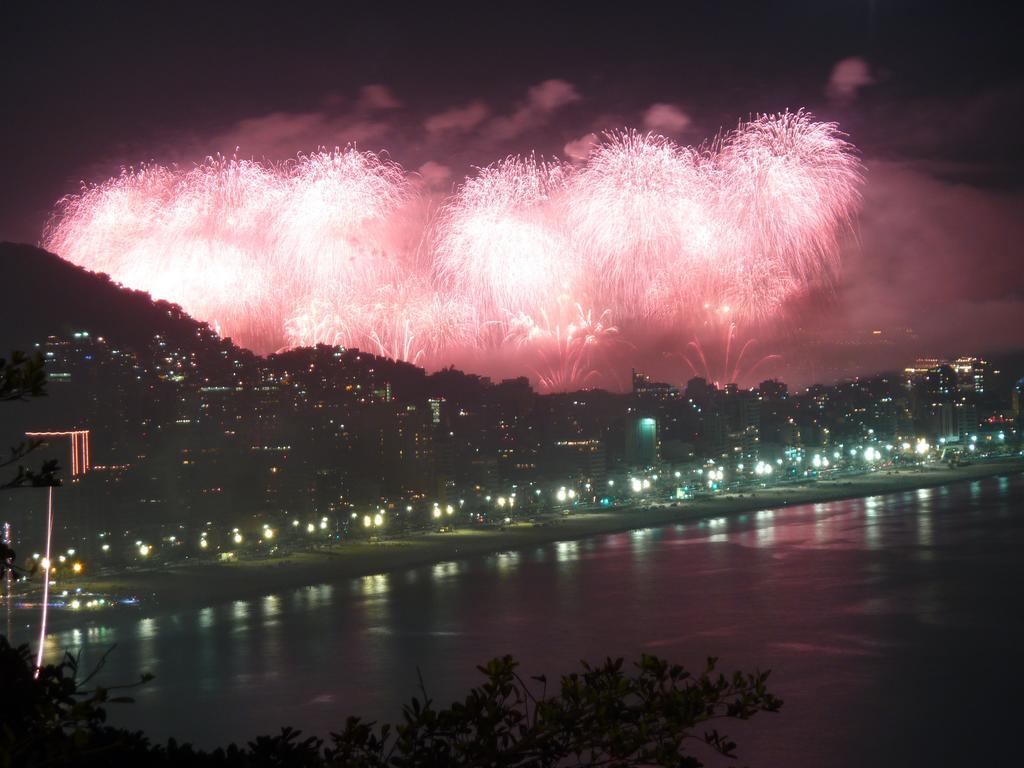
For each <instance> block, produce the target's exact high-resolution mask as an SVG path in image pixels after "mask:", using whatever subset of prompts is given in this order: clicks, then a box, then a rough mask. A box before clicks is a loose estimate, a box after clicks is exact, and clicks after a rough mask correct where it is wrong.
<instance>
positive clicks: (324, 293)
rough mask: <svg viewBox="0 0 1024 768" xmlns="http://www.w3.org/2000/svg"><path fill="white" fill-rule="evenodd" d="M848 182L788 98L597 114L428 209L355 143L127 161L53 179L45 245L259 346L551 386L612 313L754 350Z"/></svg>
mask: <svg viewBox="0 0 1024 768" xmlns="http://www.w3.org/2000/svg"><path fill="white" fill-rule="evenodd" d="M861 183H862V178H861V166H860V163H859V161H858V159H857V157H856V153H855V151H854V149H853V147H852V146H851V145H850V144H849V143H848V142H847V141H846V139H845V137H844V136H843V135H842V134H841V133H840V132H839V130H838V128H837V127H836V126H835V125H834V124H832V123H822V122H817V121H815V120H814V119H813V118H812V116H811V115H809V114H808V113H806V112H803V111H798V112H793V113H790V112H786V113H782V114H778V115H765V116H759V117H757V118H755V119H752V120H749V121H746V122H741V123H739V124H738V126H737V127H736V128H735V129H734V130H732V131H730V132H727V133H724V134H722V135H720V136H719V137H718V138H717V139H716V140H715V141H713V142H711V143H709V144H706V145H703V146H701V147H696V148H694V147H683V146H680V145H678V144H676V143H674V142H672V141H670V140H669V139H666V138H664V137H661V136H656V135H651V134H642V133H636V132H632V131H623V132H618V133H610V134H606V135H605V137H604V138H603V140H602V141H601V142H599V143H598V145H597V146H596V147H595V148H594V149H593V151H592V152H591V154H590V156H589V158H588V160H587V161H586V162H585V163H584V164H583V165H581V166H579V167H573V166H569V165H565V164H562V163H557V162H546V161H543V160H539V159H537V158H536V157H534V156H532V155H530V156H525V157H509V158H506V159H505V160H502V161H500V162H497V163H495V164H493V165H491V166H488V167H486V168H483V169H480V170H478V171H477V172H476V173H475V174H474V175H473V176H472V177H471V178H469V179H467V180H466V181H465V182H464V183H463V184H462V185H461V186H460V187H458V188H457V190H456V191H455V192H454V193H453V194H452V195H451V196H450V197H449V198H448V199H447V200H446V201H445V202H444V203H443V204H441V206H440V208H439V210H438V211H437V213H436V215H433V216H432V218H431V220H430V221H425V220H424V218H423V217H424V215H425V214H424V213H423V212H424V211H426V210H428V208H429V206H427V205H425V203H424V200H425V198H418V197H417V195H419V194H420V193H421V192H422V190H421V189H420V187H418V186H417V185H416V184H415V183H413V182H411V181H410V180H409V177H408V176H407V174H406V173H405V171H404V170H403V169H402V168H401V167H400V166H398V165H397V164H395V163H393V162H392V161H390V160H389V159H387V157H386V156H381V155H376V154H373V153H368V152H361V151H357V150H356V149H353V148H345V149H335V150H332V151H326V150H321V151H318V152H314V153H312V154H309V155H298V156H297V157H295V158H293V159H292V160H290V161H288V162H285V163H280V164H271V163H266V162H257V161H252V160H243V159H238V158H223V157H216V158H208V159H207V160H206V161H204V162H203V163H201V164H199V165H197V166H195V167H193V168H189V169H182V168H178V167H164V166H160V165H156V164H150V165H142V166H139V167H137V168H127V169H125V170H124V171H122V172H121V173H120V174H119V175H118V176H116V177H114V178H112V179H109V180H108V181H105V182H102V183H100V184H92V185H86V186H84V187H83V188H82V190H81V191H80V192H79V194H77V195H72V196H69V197H67V198H64V199H63V200H62V201H61V202H60V203H59V204H58V207H57V210H56V212H55V214H54V216H53V218H52V219H51V221H50V223H49V225H48V227H47V229H46V231H45V233H44V237H43V244H44V245H45V247H47V248H48V249H50V250H52V251H55V252H57V253H59V254H60V255H61V256H63V257H64V258H66V259H68V260H69V261H72V262H73V263H76V264H79V265H81V266H84V267H86V268H88V269H92V270H96V271H102V272H106V273H109V274H110V275H111V277H113V278H114V279H115V280H117V281H119V282H121V283H123V284H125V285H127V286H129V287H132V288H137V289H142V290H146V291H149V292H150V293H151V294H152V295H153V296H154V297H157V298H162V299H168V300H171V301H174V302H177V303H179V304H181V305H182V306H183V307H184V308H185V309H186V310H187V311H188V312H190V313H191V314H193V315H195V316H196V317H197V318H200V319H202V320H206V321H208V322H210V323H211V325H213V326H214V327H216V328H218V329H219V330H220V331H221V332H222V333H224V334H226V335H230V336H232V337H233V338H234V339H235V340H236V341H238V342H239V343H241V344H242V345H244V346H248V347H250V348H253V349H254V350H256V351H259V352H268V351H275V350H277V349H279V348H281V347H285V346H294V345H307V344H314V343H326V344H332V345H344V346H358V347H360V348H364V349H367V350H370V351H374V352H377V353H380V354H385V355H388V356H390V357H394V358H397V359H402V360H408V361H413V362H417V363H420V364H424V365H435V364H437V363H438V362H440V361H444V360H450V359H451V356H452V355H457V354H459V353H461V352H468V353H470V355H471V356H474V357H476V358H477V359H479V355H481V354H482V355H485V356H486V355H495V356H502V355H505V354H508V353H511V354H514V355H522V356H523V357H522V359H523V361H524V364H525V365H528V366H529V367H531V368H532V369H533V370H534V371H535V374H536V377H537V380H538V382H539V383H540V385H541V386H542V387H543V388H545V389H549V390H555V389H563V388H567V387H573V386H583V385H589V384H592V383H594V382H597V381H599V382H600V383H603V384H607V383H609V382H611V381H612V379H611V378H610V374H609V373H608V371H609V370H610V369H611V368H612V367H613V365H612V363H613V360H612V357H613V356H612V354H611V352H613V351H615V350H616V349H617V348H618V347H620V346H623V345H624V342H623V340H622V337H621V334H620V333H619V324H622V327H625V328H628V329H629V330H630V333H636V334H639V335H641V336H643V335H649V334H651V333H665V332H672V333H677V334H682V335H684V337H686V336H689V337H692V338H693V339H694V342H695V346H694V345H691V346H690V348H689V352H688V354H689V357H688V359H689V361H690V365H691V367H694V370H695V371H699V372H703V373H705V374H708V378H711V379H713V380H719V379H721V380H725V381H728V380H729V379H732V378H735V376H737V375H739V374H740V373H741V372H742V369H744V368H746V369H747V370H749V366H748V363H747V360H748V358H750V357H751V356H752V354H753V347H752V346H750V345H749V343H745V344H738V345H737V343H736V341H735V340H736V339H737V338H740V337H743V338H749V336H750V334H751V332H753V331H754V330H756V329H757V328H758V327H759V326H761V325H762V324H764V323H765V322H766V321H771V320H774V319H775V318H778V317H779V316H780V315H782V314H783V313H785V312H786V311H787V306H788V305H789V304H790V302H792V301H793V300H794V299H798V298H800V297H802V296H804V295H806V294H807V293H809V292H811V291H815V290H821V289H825V290H828V289H829V288H830V287H831V286H832V285H833V284H834V282H835V280H836V278H837V276H838V271H839V261H838V254H839V250H840V249H839V245H840V240H841V238H842V237H843V235H844V232H846V231H847V230H848V229H849V228H850V225H851V223H852V220H853V216H854V213H855V211H856V208H857V206H858V204H859V199H860V197H859V195H860V192H859V190H860V185H861ZM585 307H603V308H605V310H604V311H602V312H601V313H597V314H596V315H595V314H594V313H592V312H591V311H590V310H586V311H585V310H584V309H583V308H585ZM706 307H714V308H719V309H721V308H727V309H726V312H727V314H728V318H729V321H728V323H727V324H724V325H722V326H721V327H724V328H728V329H730V330H729V331H728V332H727V333H726V332H722V333H718V332H717V331H716V332H714V333H712V332H710V331H709V329H708V328H709V327H708V325H707V311H708V310H707V309H706ZM613 317H614V318H615V324H613V323H612V320H611V318H613ZM715 328H716V329H717V328H719V325H716V326H715ZM719 337H720V338H719ZM701 339H703V341H701ZM714 347H721V348H722V349H721V350H720V351H721V352H723V353H724V359H725V363H722V364H718V363H714V364H713V365H711V366H710V367H709V366H708V363H707V361H708V360H709V359H710V358H712V357H714V358H715V359H719V358H722V356H723V355H722V354H718V353H717V352H712V348H714ZM701 360H703V361H704V362H703V363H702V362H701ZM711 369H715V370H711Z"/></svg>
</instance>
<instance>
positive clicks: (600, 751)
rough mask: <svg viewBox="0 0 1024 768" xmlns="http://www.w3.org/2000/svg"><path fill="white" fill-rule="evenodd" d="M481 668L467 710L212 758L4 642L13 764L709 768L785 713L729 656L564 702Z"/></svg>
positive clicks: (591, 678) (604, 685)
mask: <svg viewBox="0 0 1024 768" xmlns="http://www.w3.org/2000/svg"><path fill="white" fill-rule="evenodd" d="M101 666H102V664H101ZM478 669H479V670H480V672H481V674H482V675H483V677H484V682H483V684H481V685H479V686H477V687H475V688H472V689H471V690H470V691H469V693H468V694H466V696H465V697H464V698H463V699H462V700H461V701H458V702H455V703H453V704H452V705H451V706H448V707H438V706H436V705H435V703H434V702H433V701H432V700H431V699H430V697H429V696H427V695H426V692H425V691H424V693H423V699H422V700H420V699H415V698H414V699H412V701H411V702H410V703H409V704H407V705H406V706H405V707H403V710H402V721H401V722H400V723H398V724H397V725H394V726H391V725H380V726H378V725H377V724H376V723H372V722H364V721H363V720H361V719H360V718H358V717H350V718H348V719H347V720H346V721H345V723H344V726H343V727H342V728H341V729H340V730H339V731H338V732H336V733H332V734H331V736H330V737H329V738H328V739H326V740H324V739H320V738H317V737H313V736H305V737H304V736H303V735H302V732H301V731H298V730H294V729H292V728H284V729H282V730H281V732H280V733H279V734H277V735H274V736H261V737H258V738H256V739H254V740H253V741H251V742H249V743H248V744H246V745H244V746H238V745H235V744H231V745H229V746H227V747H223V748H219V749H215V750H213V751H203V750H199V749H195V748H194V747H192V746H190V745H188V744H179V743H177V742H176V741H174V740H173V739H172V740H170V741H169V742H168V743H167V744H164V745H155V744H152V743H151V742H150V741H149V739H148V738H147V737H146V736H145V735H144V734H142V733H140V732H131V731H126V730H123V729H118V728H114V727H111V726H109V725H107V724H106V717H107V714H106V705H108V704H111V703H117V702H127V701H130V699H127V698H125V697H120V696H112V695H111V694H112V693H113V689H107V688H103V687H100V686H95V685H91V681H92V680H93V679H94V678H95V675H96V672H97V671H98V669H97V670H94V671H93V673H92V674H90V675H88V676H87V677H86V678H85V679H84V680H81V681H79V680H78V679H77V678H78V661H77V659H76V658H75V657H73V656H71V655H66V656H65V657H64V660H63V661H62V662H61V663H60V664H56V665H53V664H50V665H46V666H44V667H43V668H42V669H41V670H40V674H39V675H38V677H36V676H35V675H34V672H35V670H34V667H33V664H32V658H31V653H30V650H29V648H28V646H21V647H19V648H14V647H12V646H10V645H9V644H8V642H7V640H6V639H4V638H3V637H0V690H2V691H3V694H2V695H0V765H2V766H16V765H26V766H27V765H32V766H43V765H76V766H100V765H102V766H122V765H124V766H129V765H130V766H136V765H168V766H238V767H239V768H241V767H243V766H244V767H246V768H249V767H250V766H251V767H255V766H309V767H311V768H312V767H314V766H316V767H320V766H325V767H326V766H344V767H346V768H357V767H358V768H434V767H436V768H442V767H443V768H449V767H451V766H455V767H459V766H462V767H464V768H477V767H478V766H492V767H493V768H519V767H524V768H525V766H531V767H533V766H536V767H537V768H557V767H559V766H607V767H608V768H611V767H612V766H615V767H616V768H634V767H639V766H677V767H679V768H699V766H701V765H703V762H702V761H701V759H700V758H699V757H698V756H697V755H695V754H693V753H691V751H690V747H691V745H692V746H698V748H699V749H703V750H705V751H706V752H707V753H708V754H709V755H711V754H717V755H720V756H723V757H726V758H734V757H735V756H736V744H735V743H733V742H732V741H731V740H730V739H729V738H728V736H726V735H725V734H723V733H720V732H719V731H718V730H717V727H716V723H717V722H718V721H720V720H723V719H726V720H746V719H749V718H751V717H753V716H754V715H756V714H758V713H760V712H776V711H778V709H779V707H781V705H782V702H781V701H780V700H779V699H778V698H776V697H775V696H774V695H772V694H771V693H769V692H768V690H767V688H766V684H767V679H768V673H767V672H755V673H753V674H747V673H743V672H736V673H734V674H732V675H722V674H718V673H717V672H716V671H715V659H709V660H708V663H707V666H706V668H705V669H704V671H703V672H701V673H700V674H699V675H691V674H690V673H689V672H687V671H686V670H685V669H684V668H683V667H680V666H677V665H672V664H669V663H668V662H666V661H663V660H662V659H659V658H656V657H654V656H647V655H644V656H641V657H640V659H639V660H638V661H637V662H636V663H635V664H634V665H632V666H631V667H627V666H626V665H625V664H624V663H623V661H622V659H617V660H612V659H608V660H606V661H605V662H604V663H602V664H598V665H595V666H591V665H589V664H585V663H584V664H583V665H582V669H581V670H580V671H578V672H573V673H571V674H568V675H565V676H563V677H562V678H561V679H560V680H559V682H558V684H557V685H556V686H554V688H555V691H554V692H553V693H548V692H547V690H546V689H547V682H546V680H545V678H544V677H535V678H531V680H530V682H527V681H525V680H523V678H522V677H521V676H520V675H519V672H518V665H517V663H516V662H515V661H514V660H513V659H512V657H510V656H505V657H503V658H499V659H494V660H492V661H490V662H488V663H487V664H485V665H484V666H482V667H479V668H478ZM146 679H147V678H146V677H145V676H144V677H143V679H142V680H141V681H140V683H136V684H135V685H138V684H141V683H144V682H145V681H146ZM90 686H91V687H90ZM126 687H132V686H126ZM422 688H423V684H422V681H421V689H422Z"/></svg>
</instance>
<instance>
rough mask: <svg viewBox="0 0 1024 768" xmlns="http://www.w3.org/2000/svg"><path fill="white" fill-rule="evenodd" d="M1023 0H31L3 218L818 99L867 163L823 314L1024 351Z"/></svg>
mask: <svg viewBox="0 0 1024 768" xmlns="http://www.w3.org/2000/svg"><path fill="white" fill-rule="evenodd" d="M214 5H215V6H216V7H212V6H214ZM499 5H500V6H501V7H499ZM556 5H557V7H555V6H556ZM1002 5H1004V4H996V3H993V4H990V5H989V4H974V3H972V4H970V5H968V4H966V3H937V2H900V3H896V2H881V1H878V2H827V3H823V2H807V3H798V2H790V3H702V4H696V3H673V4H666V5H665V7H664V8H658V7H657V6H656V5H654V4H621V5H620V6H619V7H618V9H617V10H616V11H615V12H612V11H609V10H605V9H604V8H603V6H601V5H600V4H596V3H587V4H582V3H580V4H575V3H573V4H569V3H560V4H555V3H549V4H540V5H537V6H532V5H529V4H526V3H516V4H496V3H495V4H491V3H476V4H474V6H472V7H464V6H458V5H453V4H443V3H429V4H428V3H417V4H411V3H410V4H408V5H406V4H399V3H384V2H376V3H332V4H326V3H324V4H318V5H306V4H301V3H289V4H287V5H285V4H279V3H218V4H213V3H210V4H194V5H189V4H186V3H145V4H141V3H136V4H121V3H102V4H99V3H97V4H87V3H78V4H73V5H72V4H67V5H63V4H60V5H58V4H49V3H33V4H25V7H23V8H17V9H14V8H11V7H8V8H7V9H6V10H5V11H4V13H3V23H2V24H0V58H2V61H0V93H2V99H3V103H4V115H5V119H4V121H3V125H2V127H0V132H2V141H0V152H2V153H3V157H2V160H0V167H2V168H3V176H4V180H5V183H4V184H3V186H2V190H0V195H2V197H0V239H7V240H15V241H23V242H37V241H38V240H39V237H40V232H41V230H42V227H43V226H44V224H45V222H46V219H47V217H48V213H49V211H50V209H51V207H52V205H53V203H54V202H55V201H56V200H57V199H58V198H60V197H61V196H62V195H64V194H68V193H72V192H75V191H76V190H77V189H78V187H79V184H80V181H82V180H86V181H98V180H102V179H104V178H106V177H107V176H109V175H111V174H112V173H116V172H117V169H118V168H119V167H120V166H122V165H124V164H132V163H138V162H140V161H147V160H155V161H159V162H162V163H179V164H182V165H189V164H192V163H195V162H198V161H201V160H202V159H203V158H204V157H205V156H206V155H209V154H212V153H216V152H222V153H225V154H229V155H230V154H232V153H233V152H235V151H236V148H237V150H238V153H239V154H240V155H242V156H246V157H249V156H255V157H266V158H268V159H270V160H281V159H284V158H287V157H290V156H293V155H294V154H295V153H296V152H299V151H309V150H313V149H315V148H317V147H318V146H334V145H345V144H347V143H349V142H356V143H357V145H358V146H359V147H360V148H361V149H367V150H373V151H380V150H385V151H387V152H388V153H389V154H390V156H391V157H392V158H393V159H394V160H396V161H397V162H399V163H401V164H402V165H403V166H404V167H405V168H407V169H411V170H416V169H419V170H420V172H421V173H422V175H423V177H424V179H425V180H427V181H428V182H429V183H430V184H432V185H433V186H435V187H436V188H437V189H439V190H442V191H448V190H450V189H451V188H452V187H453V186H455V185H457V184H458V183H459V181H460V180H461V178H463V176H464V175H465V174H466V173H468V172H470V171H471V169H472V167H473V166H484V165H487V164H489V163H491V162H493V161H495V160H497V159H500V158H502V157H504V156H506V155H508V154H510V153H522V152H529V151H536V152H538V153H541V154H543V155H545V156H554V157H562V158H567V159H572V157H573V154H574V152H578V151H580V147H582V146H585V137H586V136H587V135H588V134H589V133H591V132H598V133H599V132H601V131H602V130H606V129H614V128H622V127H625V126H629V127H636V128H641V129H650V130H655V131H657V132H660V133H663V134H666V135H669V136H671V137H672V138H674V139H675V140H677V141H679V142H680V143H685V144H699V143H700V142H701V141H703V140H705V139H706V138H709V137H713V136H714V134H715V133H717V132H718V131H719V130H720V128H722V127H725V128H728V127H730V126H732V125H735V123H736V121H737V120H738V119H740V118H744V117H747V116H749V115H751V114H753V113H759V112H774V111H780V110H784V109H786V108H790V109H796V108H799V107H806V108H808V109H810V110H811V111H813V112H814V114H815V115H817V116H818V117H819V118H821V119H827V120H835V121H838V122H839V123H840V125H841V126H842V128H843V130H845V131H846V132H847V133H848V134H849V135H850V138H851V141H852V142H853V143H854V144H856V146H857V147H858V148H859V149H860V151H861V152H862V157H863V161H864V163H865V167H866V184H865V188H864V205H863V210H862V212H861V214H860V217H859V220H858V223H857V227H856V237H855V238H853V239H851V241H850V243H849V244H848V246H847V249H846V253H845V255H844V262H843V264H844V266H843V279H842V281H841V283H840V286H839V290H838V293H837V295H836V296H835V297H833V299H832V300H831V301H830V302H829V303H828V306H827V307H826V309H825V310H821V309H819V310H817V311H816V313H815V315H814V323H815V326H816V332H818V333H822V334H825V335H828V336H830V337H831V338H834V339H860V338H861V337H862V336H863V335H864V334H870V332H871V330H872V329H884V330H885V333H886V334H898V333H899V330H898V329H905V328H913V329H914V332H915V333H916V340H915V342H914V344H915V345H916V347H917V349H916V351H918V352H922V353H924V352H930V353H937V354H958V353H962V352H973V351H990V350H998V349H1001V348H1007V347H1010V346H1013V345H1014V344H1015V343H1018V338H1019V330H1018V329H1019V328H1020V327H1024V270H1022V269H1021V256H1020V243H1021V242H1022V236H1024V216H1022V215H1021V214H1022V213H1024V206H1022V190H1021V185H1020V181H1019V180H1020V178H1021V172H1022V170H1024V153H1022V151H1021V142H1020V140H1019V136H1018V133H1019V126H1020V124H1021V117H1022V112H1024V110H1022V105H1024V98H1022V93H1024V91H1022V85H1024V83H1022V75H1021V67H1020V66H1019V53H1018V52H1017V50H1016V49H1017V48H1018V47H1019V46H1018V45H1017V43H1018V42H1019V40H1018V39H1017V38H1018V37H1019V30H1020V28H1021V26H1020V25H1021V21H1022V18H1021V16H1022V14H1021V12H1020V10H1019V9H1018V10H1016V11H1010V10H1007V8H1004V7H1002ZM1005 5H1009V4H1005ZM581 139H584V142H583V143H581V142H580V140H581ZM879 354H881V355H882V356H881V357H879V358H878V362H879V364H883V363H885V362H887V360H885V359H883V358H884V354H882V353H879Z"/></svg>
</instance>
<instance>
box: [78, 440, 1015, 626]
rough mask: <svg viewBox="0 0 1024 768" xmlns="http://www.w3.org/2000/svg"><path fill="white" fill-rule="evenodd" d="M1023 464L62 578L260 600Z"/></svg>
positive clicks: (180, 601)
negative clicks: (461, 561) (453, 562)
mask: <svg viewBox="0 0 1024 768" xmlns="http://www.w3.org/2000/svg"><path fill="white" fill-rule="evenodd" d="M1021 472H1024V459H1019V458H1018V459H1007V460H1002V461H992V462H983V463H979V464H972V465H971V466H967V467H957V468H955V469H949V468H946V467H921V468H915V469H913V470H909V471H906V470H905V471H901V472H899V473H898V474H883V473H882V472H876V473H866V474H863V475H856V476H852V477H843V478H840V479H838V480H825V481H816V482H813V483H808V484H805V485H787V486H782V487H772V488H762V489H759V490H758V491H757V492H756V493H744V494H742V495H738V494H724V495H722V496H717V497H713V498H707V499H698V500H689V501H683V502H680V503H679V506H670V505H665V506H656V507H649V508H646V509H637V508H635V507H618V508H614V509H611V510H608V511H587V512H580V513H575V514H572V515H569V516H566V517H556V516H551V517H550V518H548V517H546V518H544V520H545V522H544V523H543V524H540V525H536V524H531V523H525V522H524V523H519V524H513V525H512V526H511V527H508V528H504V529H485V530H479V529H463V530H456V531H454V532H451V533H444V534H440V533H426V534H418V535H415V536H408V537H404V538H395V539H389V540H386V541H381V542H376V543H367V542H355V543H348V544H340V545H334V546H333V547H332V548H331V549H330V550H328V551H321V552H295V553H291V554H289V555H286V556H284V557H281V558H275V559H269V560H248V561H241V562H237V563H224V564H221V563H217V564H212V563H211V564H206V563H204V564H195V565H192V564H189V565H182V566H171V567H167V568H164V569H162V570H151V571H143V572H135V573H126V574H121V575H117V576H111V577H108V578H102V577H101V578H96V579H81V580H76V581H74V582H70V583H69V582H65V584H63V585H61V586H63V587H64V588H78V587H81V588H82V590H83V591H93V592H103V593H115V594H119V595H125V596H126V595H132V596H134V597H137V598H139V599H140V601H141V602H140V606H139V609H140V610H141V611H144V612H146V613H149V612H165V611H169V610H174V609H179V608H186V607H205V606H209V605H216V604H221V603H225V602H230V601H234V600H247V599H254V598H258V597H263V596H265V595H268V594H272V593H275V592H288V591H292V590H297V589H302V588H304V587H312V586H316V585H319V584H328V583H331V584H333V583H338V582H342V581H347V580H349V579H353V578H359V577H364V576H371V575H376V574H382V573H391V572H395V571H403V570H408V569H410V568H417V567H423V566H426V565H431V564H435V563H439V562H445V561H449V560H457V559H463V558H467V557H476V556H481V555H488V554H494V553H498V552H505V551H509V550H519V549H526V548H529V547H535V546H543V545H547V544H552V543H555V542H559V541H573V540H580V539H586V538H590V537H592V536H601V535H607V534H614V533H622V532H625V531H630V530H634V529H637V528H657V527H661V526H664V525H671V524H674V523H692V522H696V521H699V520H701V519H705V518H708V517H732V516H736V515H740V514H744V513H750V512H756V511H758V510H764V509H778V508H781V507H791V506H798V505H803V504H817V503H823V502H831V501H841V500H845V499H855V498H866V497H869V496H878V495H886V494H892V493H901V492H907V491H912V490H916V489H918V488H929V487H935V486H939V485H947V484H951V483H958V482H969V481H972V480H980V479H983V478H989V477H994V476H998V475H1008V474H1017V473H1021ZM662 503H663V502H662ZM103 615H106V614H105V612H104V613H103V614H96V615H94V614H92V613H81V614H79V615H78V616H77V618H78V619H80V620H86V621H89V620H94V619H98V620H102V619H101V617H102V616H103ZM62 618H63V617H62ZM61 623H63V622H61Z"/></svg>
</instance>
